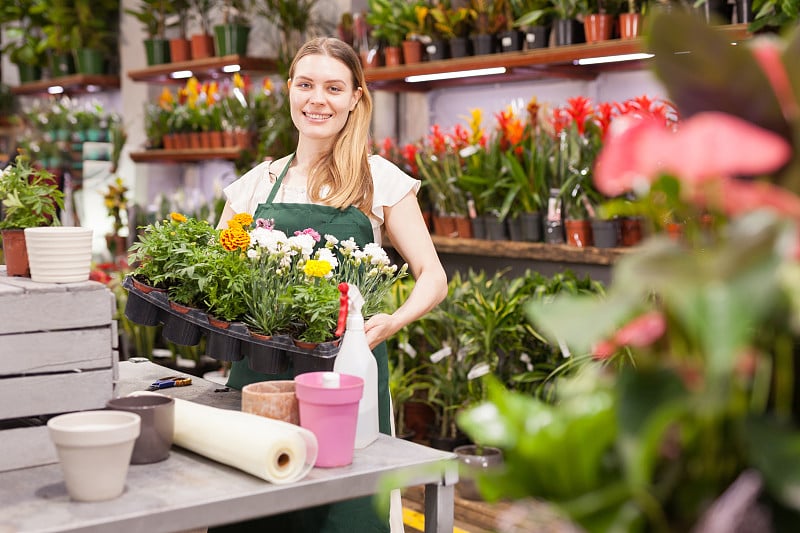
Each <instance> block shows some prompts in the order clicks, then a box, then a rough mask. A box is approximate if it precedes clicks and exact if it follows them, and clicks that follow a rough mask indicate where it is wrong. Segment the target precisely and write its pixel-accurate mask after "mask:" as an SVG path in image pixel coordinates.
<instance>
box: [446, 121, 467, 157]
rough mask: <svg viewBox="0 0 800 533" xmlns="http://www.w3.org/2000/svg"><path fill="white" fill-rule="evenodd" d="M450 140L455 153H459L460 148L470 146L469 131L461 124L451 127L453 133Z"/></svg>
mask: <svg viewBox="0 0 800 533" xmlns="http://www.w3.org/2000/svg"><path fill="white" fill-rule="evenodd" d="M450 139H451V141H452V143H453V147H454V148H455V149H456V151H460V150H461V149H462V148H466V147H467V146H470V145H471V144H472V142H471V141H470V133H469V130H467V128H465V127H464V126H462V125H461V124H456V125H455V126H454V127H453V133H452V134H451V135H450Z"/></svg>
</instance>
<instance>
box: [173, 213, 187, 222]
mask: <svg viewBox="0 0 800 533" xmlns="http://www.w3.org/2000/svg"><path fill="white" fill-rule="evenodd" d="M169 218H171V219H172V220H174V221H175V222H186V217H185V216H184V215H182V214H180V213H176V212H175V211H173V212H172V213H170V214H169Z"/></svg>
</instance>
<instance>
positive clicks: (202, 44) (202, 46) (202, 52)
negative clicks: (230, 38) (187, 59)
mask: <svg viewBox="0 0 800 533" xmlns="http://www.w3.org/2000/svg"><path fill="white" fill-rule="evenodd" d="M192 57H193V58H194V59H203V58H204V57H214V37H213V36H212V35H209V34H206V33H197V34H195V35H192Z"/></svg>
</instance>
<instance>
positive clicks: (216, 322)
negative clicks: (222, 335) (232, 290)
mask: <svg viewBox="0 0 800 533" xmlns="http://www.w3.org/2000/svg"><path fill="white" fill-rule="evenodd" d="M206 318H208V323H209V324H210V325H212V326H213V327H215V328H218V329H228V328H229V327H230V326H231V323H230V322H229V321H228V320H223V319H221V318H217V317H214V316H211V315H206Z"/></svg>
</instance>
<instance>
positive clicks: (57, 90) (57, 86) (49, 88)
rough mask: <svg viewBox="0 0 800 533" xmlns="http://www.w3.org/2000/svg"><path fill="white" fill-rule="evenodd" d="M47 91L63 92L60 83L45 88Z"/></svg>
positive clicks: (52, 92) (53, 92)
mask: <svg viewBox="0 0 800 533" xmlns="http://www.w3.org/2000/svg"><path fill="white" fill-rule="evenodd" d="M47 92H48V93H50V94H61V93H63V92H64V88H63V87H62V86H61V85H53V86H52V87H48V88H47Z"/></svg>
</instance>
